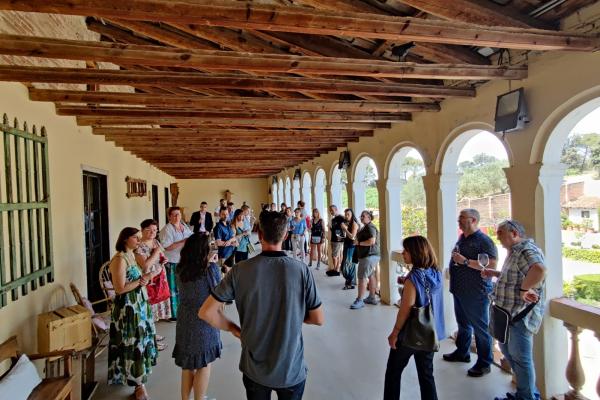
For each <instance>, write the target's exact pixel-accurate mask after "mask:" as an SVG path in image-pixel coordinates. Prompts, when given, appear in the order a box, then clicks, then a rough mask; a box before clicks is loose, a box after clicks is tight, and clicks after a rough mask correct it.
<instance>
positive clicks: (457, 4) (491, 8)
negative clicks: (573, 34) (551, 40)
mask: <svg viewBox="0 0 600 400" xmlns="http://www.w3.org/2000/svg"><path fill="white" fill-rule="evenodd" d="M401 1H402V3H404V4H407V5H409V6H411V7H414V8H416V9H418V10H421V11H424V12H426V13H428V14H431V15H435V16H436V17H439V18H443V19H446V20H449V21H458V22H466V23H473V24H478V25H487V26H507V27H515V28H538V29H555V28H556V27H555V26H552V25H551V24H548V23H546V22H544V21H540V20H537V19H535V18H532V17H530V16H528V15H525V14H521V13H520V12H518V11H517V10H515V8H514V7H511V6H510V5H505V6H500V5H498V4H494V3H493V2H492V1H488V0H452V1H447V0H401Z"/></svg>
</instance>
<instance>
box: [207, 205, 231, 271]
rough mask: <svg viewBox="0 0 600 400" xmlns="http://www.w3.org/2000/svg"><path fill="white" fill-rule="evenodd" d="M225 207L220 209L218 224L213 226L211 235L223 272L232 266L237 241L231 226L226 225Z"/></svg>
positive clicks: (226, 213) (226, 214)
mask: <svg viewBox="0 0 600 400" xmlns="http://www.w3.org/2000/svg"><path fill="white" fill-rule="evenodd" d="M227 216H228V212H227V207H221V210H220V211H219V222H218V223H217V225H215V228H214V230H213V233H214V235H215V243H216V244H217V247H218V252H219V262H220V263H221V267H222V268H223V269H224V270H223V272H228V271H229V269H230V268H231V267H232V266H233V257H234V253H235V246H237V239H236V238H235V233H234V232H233V229H231V226H230V225H229V224H228V223H227Z"/></svg>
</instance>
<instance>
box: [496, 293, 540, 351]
mask: <svg viewBox="0 0 600 400" xmlns="http://www.w3.org/2000/svg"><path fill="white" fill-rule="evenodd" d="M537 303H538V302H537V301H536V302H535V303H530V304H529V305H528V306H527V307H525V308H524V309H523V311H521V312H520V313H518V314H517V315H515V316H514V317H513V316H512V315H510V312H508V310H506V309H505V308H502V307H500V306H499V305H497V304H494V303H492V306H491V310H490V333H491V334H492V336H493V337H494V338H495V339H496V340H497V341H498V342H500V343H502V344H506V343H508V341H509V340H510V327H511V325H514V324H515V323H517V322H519V321H520V320H522V319H523V318H525V316H526V315H527V314H529V312H530V311H531V310H533V307H535V306H536V304H537Z"/></svg>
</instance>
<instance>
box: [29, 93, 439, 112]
mask: <svg viewBox="0 0 600 400" xmlns="http://www.w3.org/2000/svg"><path fill="white" fill-rule="evenodd" d="M29 98H30V99H31V100H33V101H53V102H56V103H76V104H77V103H82V104H90V103H91V104H96V105H100V104H104V105H126V106H131V105H143V106H149V107H152V106H153V107H162V108H168V109H179V108H188V109H189V108H193V109H195V110H213V111H219V110H248V111H250V110H257V111H313V112H358V113H363V112H385V113H400V112H417V111H439V110H440V106H439V104H438V103H413V102H401V101H373V100H308V99H306V100H300V99H283V100H282V99H273V98H257V97H235V96H231V97H223V96H221V97H212V96H211V97H204V96H190V95H187V96H185V95H183V96H182V95H159V94H148V93H120V92H86V91H77V90H51V89H35V88H31V89H30V90H29Z"/></svg>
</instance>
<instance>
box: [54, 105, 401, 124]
mask: <svg viewBox="0 0 600 400" xmlns="http://www.w3.org/2000/svg"><path fill="white" fill-rule="evenodd" d="M56 113H57V114H58V115H72V116H78V117H109V118H113V117H117V118H118V117H122V118H130V119H131V121H135V120H137V119H148V118H157V119H161V118H171V119H173V120H176V119H188V120H190V121H192V120H197V121H219V120H225V121H228V120H234V119H255V120H282V121H324V122H368V123H372V122H400V121H410V120H411V117H410V114H406V113H340V112H331V113H330V112H322V113H319V112H293V111H276V112H259V111H249V112H243V111H196V110H189V109H186V110H177V109H166V108H152V109H148V108H142V107H129V108H125V107H101V106H70V105H69V106H62V105H57V106H56Z"/></svg>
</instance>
